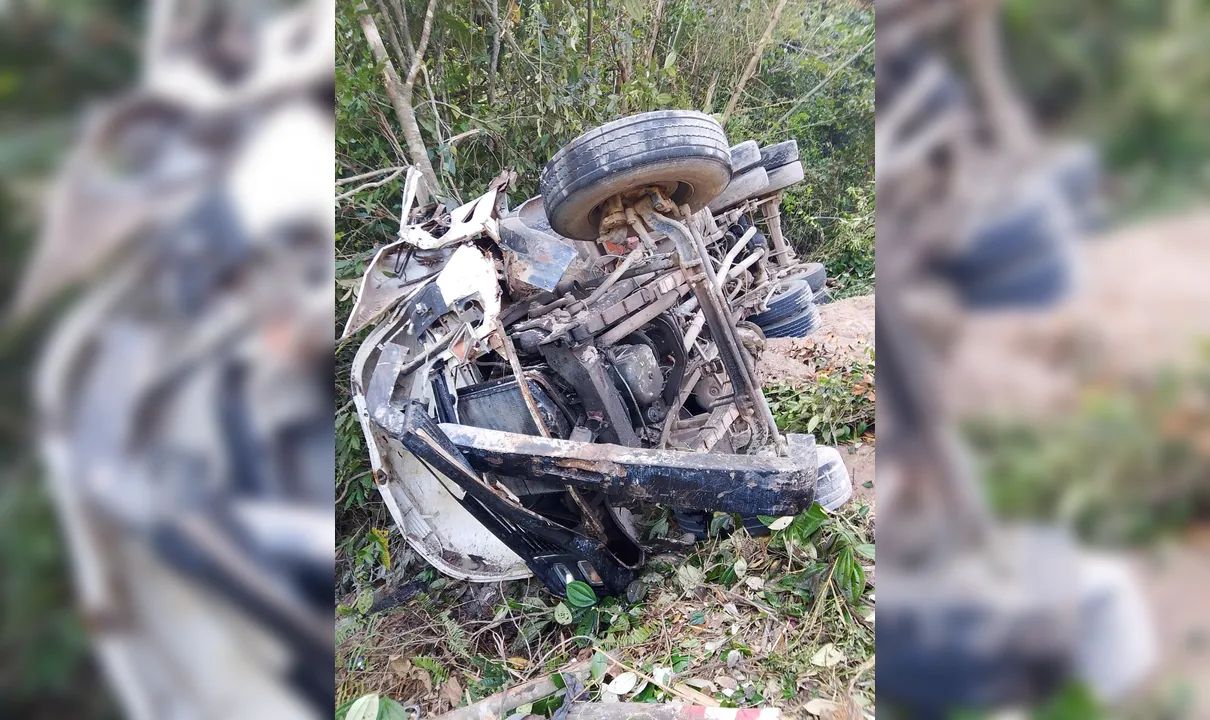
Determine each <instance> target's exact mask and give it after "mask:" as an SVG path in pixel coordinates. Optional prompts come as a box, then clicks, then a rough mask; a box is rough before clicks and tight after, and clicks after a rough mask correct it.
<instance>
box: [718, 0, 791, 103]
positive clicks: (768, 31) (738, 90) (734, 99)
mask: <svg viewBox="0 0 1210 720" xmlns="http://www.w3.org/2000/svg"><path fill="white" fill-rule="evenodd" d="M786 2H787V0H778V2H777V7H776V8H774V9H773V17H771V18H769V24H768V25H766V26H765V33H764V34H763V35H761V36H760V40H759V41H758V42H757V43H756V49H755V50H753V51H752V57H751V58H750V59H749V60H748V65H747V67H745V68H744V72H743V74H742V75H740V76H739V82H738V83H737V84H736V86H735V90H733V91H732V92H731V99H730V100H728V101H727V109H726V110H724V111H723V124H724V125H726V124H727V120H728V119H729V118H730V117H731V113H732V112H734V111H735V106H736V105H738V104H739V99H740V98H741V97H743V95H744V86H745V85H747V84H748V81H749V80H751V79H752V75H753V74H754V73H755V72H756V68H757V66H759V65H760V56H761V55H763V54H764V52H765V46H766V45H768V44H769V40H770V39H772V37H773V28H775V27H777V21H778V20H779V19H780V18H781V13H782V10H785V9H786Z"/></svg>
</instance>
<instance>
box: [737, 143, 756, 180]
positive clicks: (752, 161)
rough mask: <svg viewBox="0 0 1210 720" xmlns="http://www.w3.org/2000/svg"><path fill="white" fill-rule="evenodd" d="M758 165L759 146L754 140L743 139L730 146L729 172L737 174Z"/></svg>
mask: <svg viewBox="0 0 1210 720" xmlns="http://www.w3.org/2000/svg"><path fill="white" fill-rule="evenodd" d="M758 165H760V146H759V145H757V144H756V141H755V140H745V141H744V142H742V143H740V144H739V145H736V146H734V147H732V148H731V173H732V174H734V175H739V174H740V173H742V172H746V171H748V170H751V169H752V168H754V167H756V166H758Z"/></svg>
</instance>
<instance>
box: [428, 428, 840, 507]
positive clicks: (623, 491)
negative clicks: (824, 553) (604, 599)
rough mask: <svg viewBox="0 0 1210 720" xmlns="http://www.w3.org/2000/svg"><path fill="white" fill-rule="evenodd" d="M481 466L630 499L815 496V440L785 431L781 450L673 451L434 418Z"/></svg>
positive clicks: (730, 500) (711, 503) (786, 503)
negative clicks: (784, 447)
mask: <svg viewBox="0 0 1210 720" xmlns="http://www.w3.org/2000/svg"><path fill="white" fill-rule="evenodd" d="M441 430H442V431H443V432H444V433H445V435H446V436H447V437H448V438H449V440H450V441H451V442H452V443H453V445H454V446H455V447H457V449H458V450H459V451H460V452H461V455H462V457H465V458H466V460H467V461H468V462H469V463H470V464H471V465H472V466H473V467H474V468H476V469H478V470H480V471H482V472H494V473H500V474H504V475H522V476H526V477H534V478H542V479H549V480H557V481H559V482H565V483H568V484H571V485H575V486H576V487H583V488H585V489H591V490H595V491H598V492H603V493H605V494H607V495H609V496H610V497H612V498H616V499H618V500H623V501H632V502H655V503H660V504H664V505H671V506H674V507H693V508H711V509H714V510H720V511H724V512H737V513H742V514H745V515H754V514H762V515H794V514H797V513H799V512H802V511H804V510H806V509H807V508H808V507H810V506H811V502H812V501H813V500H814V498H815V482H814V481H815V473H816V461H815V453H814V450H813V448H814V445H815V442H814V440H813V439H812V438H811V436H809V435H788V436H787V441H788V443H789V448H790V453H789V455H788V456H785V457H778V456H764V455H735V454H721V453H702V452H679V451H675V450H656V449H650V448H635V447H624V446H621V445H611V444H605V443H583V442H575V441H572V440H560V439H553V438H538V437H533V436H530V435H518V434H515V433H506V432H500V431H497V430H488V429H485V428H474V427H469V426H466V425H444V424H443V425H441Z"/></svg>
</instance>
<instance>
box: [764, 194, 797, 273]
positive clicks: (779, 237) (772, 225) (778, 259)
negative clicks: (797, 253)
mask: <svg viewBox="0 0 1210 720" xmlns="http://www.w3.org/2000/svg"><path fill="white" fill-rule="evenodd" d="M761 212H762V213H763V214H764V216H765V223H766V224H767V225H768V226H769V236H770V237H771V238H772V240H773V253H772V254H771V256H770V259H771V260H772V261H773V263H774V264H776V265H782V266H785V265H792V264H793V263H794V251H793V250H792V249H791V248H790V246H789V245H787V244H786V236H785V235H783V234H782V231H781V193H778V194H777V195H776V196H775V198H774V199H773V200H772V201H770V202H767V203H765V204H763V205H761Z"/></svg>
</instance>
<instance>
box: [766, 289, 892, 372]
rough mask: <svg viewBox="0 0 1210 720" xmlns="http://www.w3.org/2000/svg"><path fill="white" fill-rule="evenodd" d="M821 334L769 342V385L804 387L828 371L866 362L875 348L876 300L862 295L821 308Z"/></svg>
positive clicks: (767, 349)
mask: <svg viewBox="0 0 1210 720" xmlns="http://www.w3.org/2000/svg"><path fill="white" fill-rule="evenodd" d="M819 316H820V320H821V322H820V327H821V328H822V329H821V330H820V331H819V332H817V333H815V334H813V335H811V336H810V337H805V338H769V340H768V347H767V348H766V350H765V352H764V355H763V356H762V357H761V367H760V375H761V381H762V382H763V383H764V384H766V385H772V384H778V383H785V384H789V385H801V384H803V383H809V382H811V381H812V380H814V379H815V373H816V372H817V371H819V370H820V369H822V368H824V367H836V366H843V365H849V364H851V363H852V362H855V361H860V360H865V359H866V358H867V353H868V352H869V350H870V348H872V347H874V296H873V295H860V296H857V297H851V298H844V299H843V300H837V301H835V302H830V303H828V304H826V305H820V306H819Z"/></svg>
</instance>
